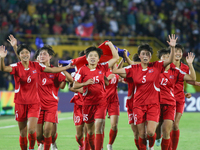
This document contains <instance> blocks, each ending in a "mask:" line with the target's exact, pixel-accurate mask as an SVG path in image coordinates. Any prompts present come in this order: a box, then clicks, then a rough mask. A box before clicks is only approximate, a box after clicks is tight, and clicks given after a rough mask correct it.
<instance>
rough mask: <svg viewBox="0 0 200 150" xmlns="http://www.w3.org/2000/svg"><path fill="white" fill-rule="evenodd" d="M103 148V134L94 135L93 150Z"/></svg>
mask: <svg viewBox="0 0 200 150" xmlns="http://www.w3.org/2000/svg"><path fill="white" fill-rule="evenodd" d="M102 146H103V134H96V139H95V150H101V148H102Z"/></svg>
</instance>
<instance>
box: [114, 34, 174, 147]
mask: <svg viewBox="0 0 200 150" xmlns="http://www.w3.org/2000/svg"><path fill="white" fill-rule="evenodd" d="M169 40H170V41H167V42H168V44H169V45H170V46H171V48H172V51H171V53H170V57H169V59H168V60H165V61H156V62H153V63H150V62H149V61H150V59H151V56H152V54H153V50H152V48H151V47H150V46H149V45H148V44H141V45H140V46H139V47H138V55H139V58H140V60H141V64H137V65H130V66H128V67H125V68H122V69H116V70H113V73H117V74H119V75H120V76H122V77H124V78H126V77H130V78H132V79H133V82H134V84H135V94H134V102H133V103H134V106H133V115H134V116H133V117H134V124H136V125H137V128H138V131H139V148H140V150H146V139H145V124H146V121H147V138H148V139H149V147H150V149H151V148H152V147H153V145H154V142H155V139H156V133H155V130H156V127H157V124H158V120H159V111H160V105H159V97H158V92H159V90H160V89H159V81H158V80H157V79H158V78H159V75H160V73H161V72H162V71H163V69H164V67H166V66H167V65H169V64H170V63H172V61H173V57H174V49H175V44H176V40H177V38H175V35H172V36H171V37H170V36H169Z"/></svg>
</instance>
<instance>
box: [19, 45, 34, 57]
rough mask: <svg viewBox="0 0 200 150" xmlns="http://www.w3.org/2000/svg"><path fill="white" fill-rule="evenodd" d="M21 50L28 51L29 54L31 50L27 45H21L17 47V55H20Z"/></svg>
mask: <svg viewBox="0 0 200 150" xmlns="http://www.w3.org/2000/svg"><path fill="white" fill-rule="evenodd" d="M23 49H26V50H28V51H29V52H31V48H30V47H29V46H28V45H27V44H21V45H19V46H18V48H17V54H18V55H19V53H20V52H21V51H22V50H23Z"/></svg>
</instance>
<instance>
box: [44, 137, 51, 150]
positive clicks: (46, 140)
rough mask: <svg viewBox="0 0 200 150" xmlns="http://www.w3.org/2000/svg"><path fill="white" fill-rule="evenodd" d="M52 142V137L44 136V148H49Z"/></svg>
mask: <svg viewBox="0 0 200 150" xmlns="http://www.w3.org/2000/svg"><path fill="white" fill-rule="evenodd" d="M51 142H52V137H51V136H50V137H48V138H45V137H44V150H49V149H50V146H51Z"/></svg>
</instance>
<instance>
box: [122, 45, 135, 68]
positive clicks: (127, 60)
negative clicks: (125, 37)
mask: <svg viewBox="0 0 200 150" xmlns="http://www.w3.org/2000/svg"><path fill="white" fill-rule="evenodd" d="M127 53H128V50H126V49H125V50H124V58H125V59H126V62H127V63H128V64H129V65H133V64H134V61H132V60H131V59H130V58H129V57H128V56H127Z"/></svg>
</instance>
